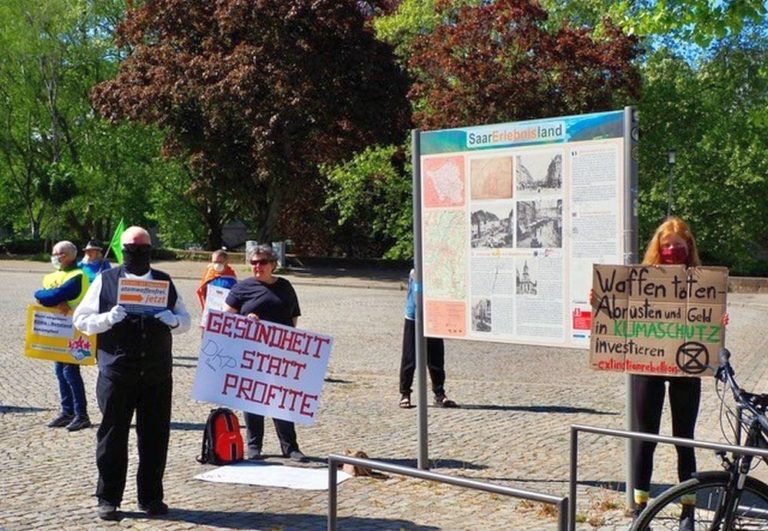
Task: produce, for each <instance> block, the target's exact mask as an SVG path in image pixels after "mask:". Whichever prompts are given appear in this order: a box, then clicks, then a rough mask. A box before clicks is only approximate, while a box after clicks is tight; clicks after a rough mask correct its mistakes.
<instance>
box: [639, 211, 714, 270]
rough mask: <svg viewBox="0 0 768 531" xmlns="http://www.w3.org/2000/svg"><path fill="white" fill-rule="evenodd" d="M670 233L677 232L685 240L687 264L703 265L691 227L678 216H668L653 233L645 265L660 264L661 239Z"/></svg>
mask: <svg viewBox="0 0 768 531" xmlns="http://www.w3.org/2000/svg"><path fill="white" fill-rule="evenodd" d="M668 234H676V235H678V236H680V237H681V238H682V239H684V240H685V243H686V245H687V246H688V257H687V258H686V260H685V265H687V266H688V267H694V266H700V265H701V260H700V259H699V251H698V249H697V248H696V240H695V239H694V237H693V233H692V232H691V229H690V227H688V224H687V223H686V222H685V221H683V220H682V219H680V218H678V217H676V216H671V217H668V218H667V219H665V220H664V222H662V224H661V225H659V226H658V227H657V228H656V232H654V233H653V237H651V241H649V242H648V247H647V248H646V249H645V257H644V258H643V264H644V265H658V264H660V263H661V239H662V238H663V237H664V236H666V235H668Z"/></svg>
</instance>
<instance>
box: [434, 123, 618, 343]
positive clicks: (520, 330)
mask: <svg viewBox="0 0 768 531" xmlns="http://www.w3.org/2000/svg"><path fill="white" fill-rule="evenodd" d="M626 116H627V113H626V112H625V111H614V112H606V113H596V114H588V115H579V116H566V117H559V118H551V119H545V120H534V121H527V122H514V123H507V124H498V125H484V126H478V127H466V128H458V129H447V130H440V131H429V132H422V133H420V135H419V150H420V155H421V156H420V159H419V160H420V175H419V179H420V183H421V220H422V222H421V234H422V237H421V241H422V256H423V259H422V263H423V289H424V335H425V336H430V337H446V338H465V339H473V340H487V341H498V342H512V343H527V344H540V345H551V346H562V347H574V348H589V345H590V341H589V335H590V329H591V308H590V306H589V303H588V300H587V299H588V296H589V290H590V288H591V285H592V265H593V264H595V263H597V264H617V263H619V264H620V263H624V253H625V251H626V249H625V239H624V231H625V228H626V227H625V226H624V225H625V223H624V221H623V220H624V219H625V209H626V206H625V205H626V203H627V201H626V186H625V184H624V183H625V158H626V149H625V148H626V145H627V142H629V141H630V139H628V138H627V136H628V135H627V130H628V129H629V128H627V127H626V126H625V125H626V124H625V121H626Z"/></svg>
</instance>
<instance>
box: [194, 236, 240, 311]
mask: <svg viewBox="0 0 768 531" xmlns="http://www.w3.org/2000/svg"><path fill="white" fill-rule="evenodd" d="M235 284H237V275H236V274H235V270H234V269H232V267H231V266H230V265H229V255H228V254H227V251H226V250H225V249H219V250H217V251H213V253H212V254H211V263H210V264H208V266H207V267H206V268H205V272H204V273H203V278H202V279H200V286H199V287H198V288H197V298H198V299H199V300H200V307H201V308H205V296H206V294H207V293H208V286H218V287H221V288H227V289H230V288H232V286H234V285H235Z"/></svg>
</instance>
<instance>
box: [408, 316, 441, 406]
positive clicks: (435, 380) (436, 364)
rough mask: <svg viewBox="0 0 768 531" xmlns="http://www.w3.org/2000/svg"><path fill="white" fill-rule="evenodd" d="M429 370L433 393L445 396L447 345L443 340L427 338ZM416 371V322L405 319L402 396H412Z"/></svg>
mask: <svg viewBox="0 0 768 531" xmlns="http://www.w3.org/2000/svg"><path fill="white" fill-rule="evenodd" d="M427 369H428V370H429V378H430V380H432V392H433V393H435V394H436V395H444V394H445V388H444V387H443V386H444V385H445V343H444V342H443V340H442V338H439V337H428V338H427ZM415 371H416V321H413V320H411V319H405V324H404V325H403V355H402V358H401V360H400V394H403V395H409V394H411V386H412V385H413V373H414V372H415Z"/></svg>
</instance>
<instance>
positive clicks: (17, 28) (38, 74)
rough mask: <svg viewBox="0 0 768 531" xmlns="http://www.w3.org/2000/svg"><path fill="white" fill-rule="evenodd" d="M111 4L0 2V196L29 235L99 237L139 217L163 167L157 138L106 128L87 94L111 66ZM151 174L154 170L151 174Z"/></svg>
mask: <svg viewBox="0 0 768 531" xmlns="http://www.w3.org/2000/svg"><path fill="white" fill-rule="evenodd" d="M121 3H122V2H120V1H119V0H111V1H106V0H103V1H95V0H51V1H46V2H37V3H36V2H24V1H21V0H8V1H7V2H3V4H2V6H0V28H1V30H0V43H2V48H3V51H4V53H3V55H2V57H0V79H1V80H2V83H0V180H1V181H2V182H3V183H4V185H5V186H3V188H2V192H0V194H12V195H13V198H14V201H11V202H10V204H11V205H12V208H13V217H14V225H15V228H16V229H17V230H20V229H21V225H22V224H24V225H26V226H27V227H28V230H29V232H30V234H31V235H32V236H33V237H38V236H40V235H46V236H51V237H60V236H66V237H69V238H73V239H83V240H84V239H87V238H89V237H100V238H105V237H107V236H110V235H111V230H112V228H113V225H114V224H115V223H116V221H117V219H119V218H120V216H126V217H127V218H133V219H137V221H143V220H146V219H147V206H148V205H149V202H148V201H147V194H146V192H147V190H148V189H149V188H150V187H149V186H148V183H149V182H150V180H153V179H155V178H157V177H158V175H162V173H163V172H162V167H161V166H158V165H157V164H156V161H154V160H151V159H150V158H148V157H147V156H146V153H147V150H148V149H150V148H151V149H152V151H151V152H150V153H156V152H157V146H158V142H157V135H156V134H153V133H152V132H151V131H146V130H143V131H137V130H136V129H134V128H129V127H123V128H117V129H114V128H111V127H107V125H108V124H106V123H105V122H104V121H103V120H101V119H100V118H98V117H97V116H95V115H94V113H93V111H92V109H91V106H90V102H89V100H88V92H89V90H90V88H91V87H92V85H93V84H95V83H96V82H98V81H100V80H102V79H104V78H105V77H106V76H107V75H109V74H110V73H112V72H114V70H115V68H116V60H117V58H118V57H117V55H116V51H115V49H114V47H113V45H112V44H111V39H110V31H111V28H113V26H114V23H115V20H116V15H117V13H118V7H119V6H120V5H121ZM155 172H157V173H155Z"/></svg>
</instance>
